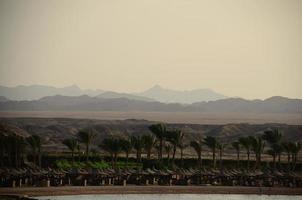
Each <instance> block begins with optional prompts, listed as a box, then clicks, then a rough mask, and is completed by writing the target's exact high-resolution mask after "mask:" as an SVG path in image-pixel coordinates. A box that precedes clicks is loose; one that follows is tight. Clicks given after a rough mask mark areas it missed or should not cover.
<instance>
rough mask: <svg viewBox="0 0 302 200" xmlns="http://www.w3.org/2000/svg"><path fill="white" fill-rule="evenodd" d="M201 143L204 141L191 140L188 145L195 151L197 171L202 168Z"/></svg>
mask: <svg viewBox="0 0 302 200" xmlns="http://www.w3.org/2000/svg"><path fill="white" fill-rule="evenodd" d="M203 142H204V141H203V140H202V139H199V140H193V141H191V143H190V146H191V147H192V148H193V149H194V150H195V152H196V154H197V157H198V165H199V169H201V167H202V159H201V151H202V145H203Z"/></svg>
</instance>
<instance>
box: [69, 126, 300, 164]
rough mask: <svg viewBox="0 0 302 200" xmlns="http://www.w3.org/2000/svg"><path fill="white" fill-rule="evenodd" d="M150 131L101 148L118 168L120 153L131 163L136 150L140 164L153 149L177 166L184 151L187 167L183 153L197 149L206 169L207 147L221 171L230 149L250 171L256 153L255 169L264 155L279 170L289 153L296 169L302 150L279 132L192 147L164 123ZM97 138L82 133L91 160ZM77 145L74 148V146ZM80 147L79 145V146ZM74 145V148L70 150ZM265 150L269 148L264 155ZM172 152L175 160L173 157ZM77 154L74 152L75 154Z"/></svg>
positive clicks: (212, 139)
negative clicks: (244, 159)
mask: <svg viewBox="0 0 302 200" xmlns="http://www.w3.org/2000/svg"><path fill="white" fill-rule="evenodd" d="M149 130H150V132H151V133H152V134H153V135H150V134H147V135H142V136H131V137H130V138H116V137H111V138H106V139H104V140H103V142H102V143H101V144H100V145H99V147H100V148H101V149H103V150H104V151H106V152H108V153H109V154H110V155H111V158H112V159H111V160H112V166H116V161H117V157H118V155H119V154H120V153H122V152H124V153H125V155H126V162H127V163H128V158H129V154H130V153H131V152H132V150H133V149H134V150H135V152H136V159H137V162H140V161H141V155H142V153H143V152H145V153H146V154H147V159H150V158H151V153H152V151H153V149H156V150H157V159H158V160H162V159H163V152H164V151H165V153H166V155H167V157H166V158H167V160H168V161H170V160H171V163H172V166H173V165H174V164H175V163H174V161H175V155H176V151H177V150H178V149H179V151H180V161H181V166H183V152H184V150H185V148H187V147H189V146H190V147H191V148H193V149H194V150H195V152H196V154H197V159H198V166H199V167H200V168H201V167H202V152H203V146H206V147H207V148H208V149H209V150H211V152H212V161H213V167H214V168H216V160H217V159H216V156H217V154H218V156H219V168H222V165H223V154H224V151H225V149H226V148H229V147H231V148H233V149H234V150H235V151H236V154H237V167H239V166H240V153H241V151H242V150H245V151H246V155H247V162H246V163H247V165H246V168H247V170H250V162H251V159H250V156H251V154H254V157H255V165H254V169H257V168H260V167H261V159H262V155H263V153H267V154H268V155H271V156H272V158H273V168H274V169H276V164H277V161H276V159H277V158H278V166H279V167H280V166H281V155H282V153H286V154H287V161H288V169H295V166H296V163H297V155H298V152H299V151H300V150H301V147H302V145H301V142H286V141H283V140H282V133H281V132H280V131H279V130H278V129H275V130H267V131H265V132H264V134H262V135H256V136H247V137H241V138H239V139H238V140H236V141H234V142H232V143H231V145H230V146H229V145H227V144H225V143H222V142H221V141H219V140H218V139H217V138H216V137H212V136H207V137H205V138H204V139H202V138H198V139H196V140H193V141H191V142H190V143H189V144H186V143H185V140H184V137H185V134H184V133H183V132H182V131H181V130H178V129H172V130H171V129H169V130H168V129H167V127H166V126H165V125H164V124H154V125H151V126H149ZM94 137H95V134H93V133H92V132H80V133H79V138H80V140H79V141H81V142H83V143H85V145H86V156H87V160H88V154H89V145H90V142H91V141H92V140H93V138H94ZM64 143H65V144H66V145H67V146H68V147H69V148H70V149H71V151H72V152H73V149H75V147H76V146H77V145H78V143H77V142H76V140H75V139H69V140H66V141H64ZM70 144H74V145H70ZM75 144H76V145H75ZM70 146H73V148H72V147H70ZM265 148H266V149H267V151H266V152H264V150H265ZM170 153H172V158H171V157H170ZM72 154H73V153H72Z"/></svg>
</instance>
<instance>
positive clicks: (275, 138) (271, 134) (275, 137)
mask: <svg viewBox="0 0 302 200" xmlns="http://www.w3.org/2000/svg"><path fill="white" fill-rule="evenodd" d="M262 137H263V139H264V140H266V141H267V142H268V143H269V144H270V145H272V144H277V143H279V142H280V141H281V138H282V133H281V131H279V129H274V130H267V131H264V135H263V136H262Z"/></svg>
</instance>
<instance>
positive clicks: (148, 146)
mask: <svg viewBox="0 0 302 200" xmlns="http://www.w3.org/2000/svg"><path fill="white" fill-rule="evenodd" d="M142 139H143V143H144V148H145V151H146V152H147V159H148V160H150V158H151V152H152V149H153V147H154V144H155V138H154V136H152V135H143V136H142Z"/></svg>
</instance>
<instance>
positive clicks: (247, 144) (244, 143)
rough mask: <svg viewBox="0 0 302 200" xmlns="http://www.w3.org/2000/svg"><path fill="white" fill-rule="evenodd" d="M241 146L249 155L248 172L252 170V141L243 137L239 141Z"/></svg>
mask: <svg viewBox="0 0 302 200" xmlns="http://www.w3.org/2000/svg"><path fill="white" fill-rule="evenodd" d="M238 141H239V142H240V144H241V145H242V146H243V147H244V148H245V150H246V154H247V170H249V169H250V151H251V140H250V138H249V137H241V138H239V140H238Z"/></svg>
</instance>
